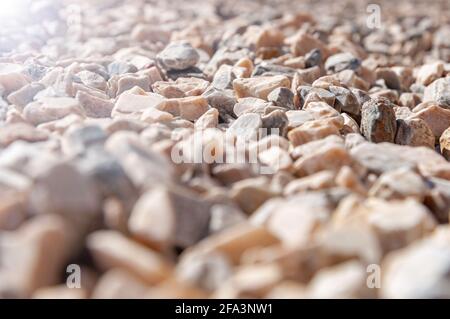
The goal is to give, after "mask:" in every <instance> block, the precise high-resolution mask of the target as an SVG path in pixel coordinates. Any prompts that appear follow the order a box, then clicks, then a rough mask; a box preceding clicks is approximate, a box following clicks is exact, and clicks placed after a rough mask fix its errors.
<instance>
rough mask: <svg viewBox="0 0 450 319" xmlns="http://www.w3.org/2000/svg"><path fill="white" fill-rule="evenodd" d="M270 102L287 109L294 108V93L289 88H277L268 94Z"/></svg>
mask: <svg viewBox="0 0 450 319" xmlns="http://www.w3.org/2000/svg"><path fill="white" fill-rule="evenodd" d="M267 99H268V101H269V102H273V103H274V104H275V105H276V106H280V107H282V108H286V109H292V110H293V109H294V93H292V91H291V90H290V89H288V88H285V87H280V88H276V89H275V90H273V91H272V92H270V93H269V95H268V96H267Z"/></svg>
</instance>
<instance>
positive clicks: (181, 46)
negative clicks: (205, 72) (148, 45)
mask: <svg viewBox="0 0 450 319" xmlns="http://www.w3.org/2000/svg"><path fill="white" fill-rule="evenodd" d="M157 59H158V62H159V63H160V64H161V66H162V67H163V68H165V69H167V70H177V71H179V70H186V69H189V68H191V67H193V66H195V65H196V64H197V62H198V60H199V59H200V55H199V54H198V52H197V50H196V49H194V48H193V47H192V45H190V44H189V43H186V42H180V43H178V42H175V43H171V44H169V45H168V46H167V47H166V48H165V49H164V50H162V51H161V52H160V53H159V54H158V55H157Z"/></svg>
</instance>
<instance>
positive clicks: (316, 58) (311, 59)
mask: <svg viewBox="0 0 450 319" xmlns="http://www.w3.org/2000/svg"><path fill="white" fill-rule="evenodd" d="M321 63H322V52H321V51H320V50H319V49H313V50H311V51H309V52H308V53H307V54H306V55H305V67H306V68H311V67H313V66H316V65H320V64H321Z"/></svg>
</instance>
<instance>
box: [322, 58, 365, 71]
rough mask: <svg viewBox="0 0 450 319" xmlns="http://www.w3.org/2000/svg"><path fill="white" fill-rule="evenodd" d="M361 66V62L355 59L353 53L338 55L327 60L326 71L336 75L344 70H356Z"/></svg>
mask: <svg viewBox="0 0 450 319" xmlns="http://www.w3.org/2000/svg"><path fill="white" fill-rule="evenodd" d="M360 65H361V60H359V59H358V58H355V57H354V56H353V55H352V54H351V53H338V54H334V55H332V56H330V57H329V58H328V59H327V61H326V62H325V69H326V70H327V71H330V72H333V73H336V72H340V71H344V70H356V69H358V68H359V67H360Z"/></svg>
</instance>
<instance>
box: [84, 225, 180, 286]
mask: <svg viewBox="0 0 450 319" xmlns="http://www.w3.org/2000/svg"><path fill="white" fill-rule="evenodd" d="M87 247H88V248H89V251H90V252H91V253H92V255H93V258H94V260H95V263H96V264H97V265H98V266H99V267H100V268H101V269H103V270H108V269H114V268H120V269H122V270H125V271H128V272H130V273H131V274H133V275H135V276H137V277H138V278H140V279H141V280H143V281H145V282H147V283H148V284H155V283H157V282H160V281H161V280H164V279H165V278H167V277H168V276H170V274H171V272H172V265H171V263H170V262H169V261H168V260H166V258H165V257H164V256H162V255H161V254H160V253H158V252H156V251H154V250H151V249H150V248H148V247H146V246H144V245H142V244H139V243H138V242H135V241H133V240H132V239H129V238H127V237H125V236H124V235H122V234H120V233H119V232H116V231H109V230H102V231H96V232H94V233H92V234H90V235H89V237H88V239H87Z"/></svg>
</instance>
